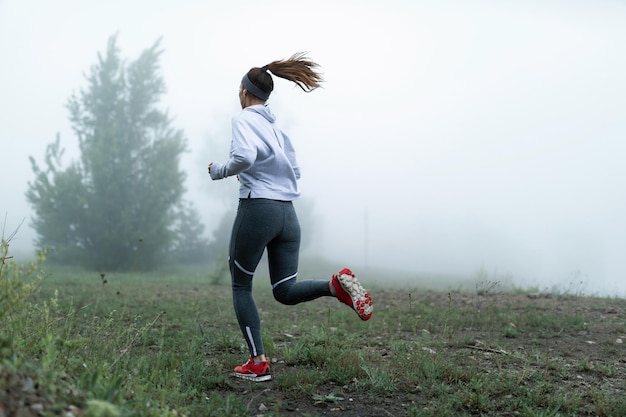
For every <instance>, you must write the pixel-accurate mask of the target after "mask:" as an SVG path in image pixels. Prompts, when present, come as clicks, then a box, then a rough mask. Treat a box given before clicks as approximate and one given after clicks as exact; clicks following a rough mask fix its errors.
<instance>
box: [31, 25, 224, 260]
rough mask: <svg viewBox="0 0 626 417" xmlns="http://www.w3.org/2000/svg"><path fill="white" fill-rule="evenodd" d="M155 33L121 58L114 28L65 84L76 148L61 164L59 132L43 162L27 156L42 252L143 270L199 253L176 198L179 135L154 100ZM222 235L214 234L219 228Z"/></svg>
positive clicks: (191, 223) (193, 223)
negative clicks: (73, 87) (72, 82)
mask: <svg viewBox="0 0 626 417" xmlns="http://www.w3.org/2000/svg"><path fill="white" fill-rule="evenodd" d="M161 53H162V50H161V49H160V41H157V42H156V43H155V44H154V45H153V46H152V47H150V48H148V49H146V50H144V51H143V52H142V53H141V54H140V56H139V58H137V59H136V60H134V61H131V62H126V61H125V60H123V59H121V57H120V51H119V48H118V47H117V36H116V35H115V36H112V37H111V38H109V41H108V47H107V50H106V53H105V55H104V56H102V55H101V54H98V61H97V63H96V64H95V65H93V66H92V67H91V70H90V72H89V74H88V75H87V76H86V81H87V87H86V88H84V89H81V90H80V92H79V94H72V96H71V97H70V99H69V101H68V103H67V108H68V110H69V120H70V122H71V127H72V130H73V132H74V133H75V135H76V136H77V138H78V144H79V151H80V157H79V158H78V160H75V161H71V162H70V163H69V165H68V166H66V167H63V165H62V161H61V159H62V156H63V148H62V146H61V143H60V139H59V136H58V135H57V137H56V140H55V141H54V142H53V143H51V144H49V145H48V146H47V149H46V151H45V158H44V161H43V166H40V165H39V164H38V163H37V162H36V161H35V159H34V158H33V157H30V161H31V165H32V169H33V172H34V176H35V178H34V180H33V181H32V182H29V183H28V190H27V192H26V198H27V200H28V202H29V203H30V204H31V205H32V207H33V209H34V219H33V221H32V224H33V227H34V229H35V232H36V233H37V240H36V244H37V246H38V247H40V248H48V249H49V251H50V252H49V259H50V260H51V261H56V262H62V263H64V264H70V265H79V266H83V267H86V268H89V269H97V270H118V271H128V270H135V269H138V270H140V269H141V270H145V269H152V268H155V267H157V266H160V265H162V264H163V263H165V262H175V263H189V262H195V261H200V260H207V259H208V258H211V257H212V256H215V254H216V253H217V252H218V251H223V250H224V249H223V248H222V247H221V246H223V245H224V242H221V244H218V243H215V242H214V243H212V242H210V241H209V240H208V239H207V238H206V237H205V235H204V225H203V224H202V222H201V219H200V215H199V212H198V210H197V208H196V207H194V205H193V204H192V203H191V202H189V201H186V200H185V199H184V192H185V187H184V181H185V173H184V172H183V170H182V169H181V167H180V159H181V155H182V153H183V152H184V151H185V150H186V146H187V145H186V139H185V137H184V133H183V131H182V130H180V129H177V128H175V127H174V126H173V125H172V119H171V117H170V116H169V115H168V113H167V111H164V110H162V109H160V108H159V103H160V99H161V96H162V95H163V94H164V93H165V83H164V80H163V78H162V77H161V76H160V72H159V70H160V65H159V58H160V55H161ZM222 240H223V237H222Z"/></svg>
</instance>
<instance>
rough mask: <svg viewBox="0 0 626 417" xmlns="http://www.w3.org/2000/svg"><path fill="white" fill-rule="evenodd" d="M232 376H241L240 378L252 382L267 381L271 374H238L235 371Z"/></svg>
mask: <svg viewBox="0 0 626 417" xmlns="http://www.w3.org/2000/svg"><path fill="white" fill-rule="evenodd" d="M233 376H234V377H236V378H241V379H245V380H246V381H252V382H264V381H269V380H270V379H272V375H271V374H266V375H250V374H240V373H239V372H235V373H234V374H233Z"/></svg>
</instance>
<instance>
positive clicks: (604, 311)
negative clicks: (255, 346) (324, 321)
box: [0, 291, 626, 417]
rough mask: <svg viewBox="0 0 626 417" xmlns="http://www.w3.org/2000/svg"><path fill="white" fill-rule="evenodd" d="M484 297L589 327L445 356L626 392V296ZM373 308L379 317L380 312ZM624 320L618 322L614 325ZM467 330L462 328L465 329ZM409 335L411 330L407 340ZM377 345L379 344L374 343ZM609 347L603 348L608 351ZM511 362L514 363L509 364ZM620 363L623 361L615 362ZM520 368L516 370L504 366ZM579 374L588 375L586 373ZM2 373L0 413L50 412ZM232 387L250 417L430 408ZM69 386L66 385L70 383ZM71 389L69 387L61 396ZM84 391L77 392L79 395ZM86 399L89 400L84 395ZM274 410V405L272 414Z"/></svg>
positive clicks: (22, 416) (485, 341)
mask: <svg viewBox="0 0 626 417" xmlns="http://www.w3.org/2000/svg"><path fill="white" fill-rule="evenodd" d="M408 297H409V295H408V294H407V293H403V292H402V293H401V292H393V291H383V292H377V293H376V298H375V303H376V304H375V306H376V307H375V308H377V309H384V308H390V307H393V306H394V305H399V304H400V303H406V302H409V299H408ZM450 297H454V302H455V303H468V304H471V303H476V302H477V296H476V295H475V294H467V295H464V294H456V293H455V294H453V295H449V294H446V293H425V294H421V295H417V296H415V295H413V296H412V298H411V300H410V302H414V303H428V304H430V305H433V306H436V305H440V306H444V305H448V303H450ZM479 302H481V303H485V304H486V303H489V304H491V305H493V304H501V305H502V306H503V307H505V306H507V307H506V308H509V310H510V309H513V310H514V311H513V312H517V313H518V314H523V313H524V312H525V311H528V309H529V308H546V309H551V310H552V311H555V312H557V313H558V314H563V315H575V314H578V315H582V316H583V317H584V318H585V321H587V322H589V323H590V327H589V328H588V330H587V331H579V332H575V333H574V334H572V333H568V332H563V333H561V334H557V335H554V336H552V337H543V338H542V337H535V336H533V335H532V334H528V333H524V334H518V335H517V336H516V337H515V338H512V339H510V341H511V342H510V343H508V346H507V347H506V349H503V348H500V347H498V346H494V345H492V344H490V343H489V341H490V340H502V335H501V334H499V335H497V337H493V338H492V337H491V336H490V334H489V332H488V331H479V332H478V333H477V332H475V331H471V330H469V329H468V330H467V335H466V336H467V337H465V336H464V335H462V334H461V335H460V337H458V336H459V334H458V332H457V334H456V335H455V339H458V340H468V341H472V342H471V343H468V344H450V345H446V347H445V349H446V350H447V351H446V352H438V353H437V354H445V355H446V357H451V358H458V357H460V356H462V357H464V358H465V359H467V362H470V361H479V362H480V366H481V369H483V370H484V371H485V372H490V371H492V372H502V371H503V369H501V366H502V363H500V362H498V361H496V360H494V358H495V357H497V356H499V355H511V354H516V355H520V356H523V355H531V354H532V352H542V354H545V353H546V352H547V353H548V356H549V357H551V358H559V359H560V360H564V361H566V363H567V364H569V365H566V367H565V369H568V371H567V373H566V374H565V375H564V376H563V377H562V378H561V379H560V381H559V382H558V383H560V384H563V386H564V387H565V388H568V389H572V390H586V391H587V392H593V390H594V389H600V388H602V389H603V390H604V391H606V390H607V389H608V390H611V389H613V390H614V391H615V395H623V382H622V381H624V380H626V355H625V352H626V349H625V348H624V345H623V344H622V341H623V340H624V339H626V334H625V333H626V325H624V322H625V321H626V311H625V310H626V307H625V306H626V302H625V300H621V299H615V300H613V301H612V300H611V299H594V298H584V297H574V296H554V295H550V294H531V295H528V294H511V295H507V294H496V295H494V296H489V295H487V296H485V297H484V298H483V299H480V300H479ZM375 314H376V313H374V317H375ZM620 322H621V323H622V324H621V325H619V324H616V323H620ZM461 331H462V330H461ZM409 337H410V335H407V339H408V338H409ZM609 345H611V346H614V349H612V350H611V351H612V352H614V354H612V356H613V357H610V358H609V357H604V358H603V357H600V358H598V347H599V346H609ZM373 349H376V348H373ZM605 352H606V350H605ZM374 354H375V355H376V354H379V355H380V357H381V361H384V360H386V359H385V357H386V356H388V355H389V352H388V350H386V349H385V348H383V347H381V349H380V352H374ZM587 358H594V360H600V361H602V360H604V361H606V363H607V364H610V366H612V367H614V369H613V372H611V375H610V376H606V375H603V374H597V375H596V374H594V373H593V372H591V373H584V372H581V370H580V366H579V365H578V366H577V365H576V364H580V363H581V362H584V361H585V359H587ZM508 363H512V362H508ZM615 363H617V364H618V366H615ZM285 367H286V365H285V364H284V363H280V361H279V362H276V363H273V364H272V373H273V374H275V375H276V374H279V373H280V372H283V371H284V370H285ZM504 371H505V372H506V371H511V372H514V371H515V372H518V371H519V369H515V370H507V369H504ZM581 374H584V375H583V376H581ZM0 379H2V380H4V381H5V382H6V383H5V385H4V387H5V389H3V390H2V391H0V417H8V416H18V417H31V416H32V417H34V416H41V415H43V412H44V410H45V411H50V407H51V406H52V405H53V404H54V403H55V399H54V398H51V397H50V393H46V392H44V391H43V390H42V389H41V387H38V386H37V384H36V382H34V381H33V380H32V379H31V377H30V376H29V375H27V374H13V375H0ZM228 384H229V388H227V389H225V390H224V394H225V395H226V394H229V393H235V394H237V397H238V398H239V399H240V400H241V401H242V403H243V404H245V405H246V406H247V408H248V410H251V411H250V415H252V416H257V415H258V416H262V415H264V414H267V413H271V412H272V411H273V410H276V407H278V408H279V409H280V414H279V415H281V416H340V417H352V416H359V417H362V416H368V417H378V416H380V417H390V416H396V417H397V416H404V415H406V414H407V409H408V407H409V405H410V404H416V405H417V406H418V407H425V406H426V405H427V402H428V399H427V398H424V395H423V394H421V393H420V391H419V389H416V388H407V389H402V390H399V391H398V392H397V393H396V394H394V395H391V396H388V397H382V398H381V397H374V396H373V395H371V394H368V393H360V392H359V391H358V390H351V389H350V387H347V386H346V387H338V386H334V385H332V384H328V385H327V386H320V387H318V392H319V393H321V394H324V395H327V394H331V393H338V394H337V395H339V396H341V397H342V400H336V401H324V399H321V400H319V401H315V399H313V398H311V397H310V396H306V395H304V394H300V395H298V394H293V393H288V392H285V391H284V390H281V389H279V388H278V387H276V386H275V385H274V382H273V381H269V382H263V383H260V384H255V386H254V388H253V389H252V390H251V384H250V383H249V382H246V381H241V380H237V379H235V378H232V379H229V381H228ZM68 389H69V388H68ZM68 394H70V396H72V395H71V394H72V393H68V392H65V393H64V396H65V397H67V396H68ZM75 395H76V396H77V397H80V396H81V394H80V393H75ZM82 399H83V400H84V398H82ZM55 411H56V412H55V414H57V415H63V416H66V417H72V416H80V415H82V412H81V410H79V409H77V408H76V407H72V406H70V407H68V408H65V409H57V410H55ZM272 415H276V413H275V411H274V414H272ZM500 415H503V416H504V415H518V414H514V413H511V414H509V413H507V412H506V410H503V411H502V413H500Z"/></svg>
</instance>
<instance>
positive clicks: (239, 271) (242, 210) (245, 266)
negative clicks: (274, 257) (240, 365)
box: [228, 199, 275, 357]
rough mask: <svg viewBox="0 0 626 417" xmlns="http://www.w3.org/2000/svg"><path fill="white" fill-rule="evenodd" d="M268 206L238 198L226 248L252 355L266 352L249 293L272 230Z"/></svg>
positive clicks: (239, 318) (238, 312)
mask: <svg viewBox="0 0 626 417" xmlns="http://www.w3.org/2000/svg"><path fill="white" fill-rule="evenodd" d="M267 209H268V206H267V205H266V204H262V201H258V200H254V199H252V200H241V201H240V203H239V208H238V210H237V216H236V218H235V222H234V224H233V230H232V234H231V239H230V248H229V252H228V253H229V257H228V263H229V268H230V274H231V278H232V287H233V306H234V308H235V315H236V316H237V321H238V322H239V327H240V328H241V331H242V333H243V336H244V338H245V340H246V343H247V344H248V348H249V349H250V356H253V357H259V356H263V355H264V354H265V349H264V347H263V340H262V337H261V320H260V319H259V312H258V310H257V307H256V304H255V302H254V299H253V297H252V277H253V276H254V272H255V270H256V267H257V266H258V264H259V261H260V260H261V256H262V255H263V251H264V249H265V245H266V244H267V242H268V240H270V239H271V238H272V236H273V234H274V231H273V230H274V229H275V227H274V226H273V225H272V223H273V220H272V219H273V215H272V213H271V211H268V210H267Z"/></svg>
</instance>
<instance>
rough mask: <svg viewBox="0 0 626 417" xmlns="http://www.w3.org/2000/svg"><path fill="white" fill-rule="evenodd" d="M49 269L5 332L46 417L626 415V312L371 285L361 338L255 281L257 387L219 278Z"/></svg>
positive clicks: (7, 359)
mask: <svg viewBox="0 0 626 417" xmlns="http://www.w3.org/2000/svg"><path fill="white" fill-rule="evenodd" d="M48 269H49V270H50V273H49V275H48V276H47V278H46V279H45V280H44V281H43V284H42V285H41V288H40V289H39V291H38V292H36V293H35V295H34V296H31V297H30V298H29V300H28V308H26V309H23V310H20V311H19V312H12V313H11V314H10V315H9V316H8V318H5V321H4V322H5V323H10V324H11V326H10V328H9V327H2V328H0V330H1V333H0V336H1V337H0V342H2V346H0V348H1V349H0V352H2V354H1V355H0V359H1V360H2V362H1V364H0V373H2V375H4V376H6V375H14V376H20V378H21V380H20V384H21V385H20V386H21V387H22V388H23V387H24V380H26V381H32V383H33V384H34V386H37V387H38V388H37V389H38V390H40V391H41V393H42V395H43V396H45V397H46V398H47V402H46V404H45V406H46V409H47V410H50V411H48V412H49V414H50V415H54V412H57V413H61V412H66V413H67V412H68V410H72V407H75V408H76V409H80V410H82V413H83V415H86V416H115V415H119V416H183V415H185V416H197V415H202V416H205V415H208V416H242V415H243V416H246V415H254V416H257V415H263V416H291V415H294V416H296V415H297V416H317V415H322V414H327V413H331V412H342V411H343V412H344V415H368V416H376V415H392V416H401V415H406V416H446V415H450V416H496V415H498V416H500V415H521V416H570V415H571V416H574V415H577V416H586V415H589V416H591V415H594V416H596V415H597V416H618V415H626V398H625V397H624V396H623V395H622V394H623V392H624V389H626V386H625V383H624V380H625V376H626V370H625V366H624V362H623V358H624V353H625V349H624V347H623V346H624V345H623V344H621V343H618V340H621V339H623V338H624V336H625V333H626V330H625V329H626V324H625V323H626V317H625V315H624V312H625V311H626V301H625V300H622V299H611V298H591V297H589V298H586V297H582V296H578V295H576V296H574V295H567V296H560V295H559V294H543V295H541V296H539V297H535V296H533V297H530V296H529V295H528V294H524V293H523V292H520V291H514V292H510V293H509V292H506V291H500V290H499V289H498V285H496V283H492V282H489V279H488V277H487V276H484V275H481V276H480V277H479V278H480V281H479V282H480V284H479V285H478V284H477V286H476V288H475V289H474V290H473V291H452V292H449V291H436V292H428V291H421V290H420V289H419V288H417V287H414V288H410V289H403V288H401V287H397V288H395V289H383V288H382V287H381V286H380V284H375V285H373V286H370V290H371V293H372V294H373V297H374V302H375V313H374V317H373V318H372V319H371V320H370V321H368V322H362V321H360V320H359V319H358V318H357V316H356V315H355V314H354V313H353V312H352V311H350V310H349V309H348V308H346V307H345V306H342V305H340V304H339V303H337V302H336V300H333V299H330V298H328V299H320V300H316V301H313V302H310V303H305V304H300V305H297V306H283V305H280V304H278V303H277V302H276V301H274V300H273V298H272V294H271V289H270V288H269V283H268V279H267V278H264V277H263V276H259V277H257V278H255V279H256V281H255V287H254V292H255V298H256V302H257V305H258V307H259V310H260V314H261V318H262V321H263V326H264V328H263V332H264V336H263V337H264V340H265V344H266V349H267V354H268V356H269V357H270V358H271V359H272V371H273V376H274V378H273V380H272V381H271V382H269V383H263V384H253V383H249V382H245V381H239V380H235V379H233V378H232V377H231V376H230V372H231V370H232V368H233V367H234V366H235V365H238V364H240V363H243V362H244V361H245V360H246V359H247V351H246V347H245V344H244V341H243V338H242V336H241V335H240V330H239V327H238V325H237V321H236V318H235V315H234V312H233V309H232V305H231V293H230V288H229V287H228V286H227V285H225V284H220V283H219V282H218V281H217V280H215V279H212V278H211V276H210V273H211V271H210V270H209V269H207V270H204V269H200V268H180V269H172V270H169V271H160V272H156V273H152V274H99V273H91V272H85V271H82V270H77V269H71V268H55V267H48ZM7 381H8V382H4V386H1V385H2V384H3V383H0V388H3V389H4V390H5V392H6V393H11V392H16V390H17V391H19V389H18V388H15V386H13V385H11V382H10V381H11V379H10V378H8V379H7ZM22 394H23V393H22ZM2 395H3V394H2V393H1V391H0V411H1V410H2V409H1V404H2V402H3V401H4V403H7V402H6V401H5V400H3V398H2V397H1V396H2ZM6 395H9V394H6ZM53 410H56V411H54V412H53ZM338 415H340V414H338Z"/></svg>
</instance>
